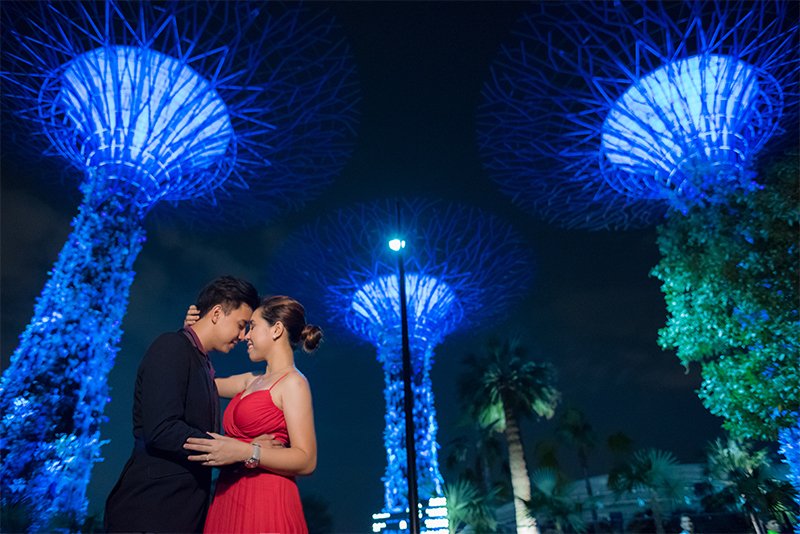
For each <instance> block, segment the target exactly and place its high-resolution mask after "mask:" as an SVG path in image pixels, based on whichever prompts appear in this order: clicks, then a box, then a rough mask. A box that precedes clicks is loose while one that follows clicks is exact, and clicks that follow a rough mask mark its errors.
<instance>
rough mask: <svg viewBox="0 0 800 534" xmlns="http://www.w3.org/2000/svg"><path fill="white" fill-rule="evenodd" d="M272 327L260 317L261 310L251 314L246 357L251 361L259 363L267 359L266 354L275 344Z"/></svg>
mask: <svg viewBox="0 0 800 534" xmlns="http://www.w3.org/2000/svg"><path fill="white" fill-rule="evenodd" d="M274 328H275V327H274V326H272V325H270V324H269V323H268V322H267V321H266V319H264V317H262V315H261V308H258V309H257V310H256V311H254V312H253V315H252V316H251V317H250V330H249V331H248V332H247V335H246V336H245V339H246V340H247V355H248V356H249V357H250V360H251V361H254V362H259V361H264V360H266V359H267V354H269V351H270V350H271V349H272V346H273V345H274V344H275V340H274V339H273V330H274Z"/></svg>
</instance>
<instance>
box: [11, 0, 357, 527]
mask: <svg viewBox="0 0 800 534" xmlns="http://www.w3.org/2000/svg"><path fill="white" fill-rule="evenodd" d="M0 8H1V9H2V25H3V35H2V95H3V108H4V113H6V114H8V115H9V116H11V114H12V113H13V116H14V117H15V118H18V119H20V121H19V122H20V124H22V125H26V126H30V127H31V130H33V134H32V135H31V140H32V141H36V142H39V143H40V145H41V146H43V147H45V148H46V151H47V152H49V153H50V154H53V155H58V156H61V157H63V158H64V159H65V160H66V161H68V162H69V163H70V164H71V166H72V167H74V168H75V169H76V170H77V171H78V172H77V173H76V174H77V175H79V176H80V179H79V180H80V189H81V192H82V193H83V201H82V204H81V206H80V207H79V210H78V215H77V216H76V218H75V219H74V220H73V222H72V226H73V232H72V234H71V235H70V236H69V239H68V242H67V244H66V245H65V246H64V248H63V249H62V251H61V253H60V256H59V258H58V260H57V262H56V264H55V266H54V267H53V269H52V271H51V272H50V278H49V280H48V281H47V283H46V285H45V288H44V290H43V292H42V294H41V296H40V297H39V299H38V301H37V303H36V306H35V310H34V317H33V319H32V320H31V322H30V324H29V325H28V327H27V328H26V329H25V331H24V332H23V334H22V335H21V338H20V344H19V347H18V348H17V350H16V351H15V352H14V354H13V356H12V357H11V362H10V366H9V368H8V369H7V370H6V371H5V373H4V374H3V377H2V379H1V380H0V406H1V407H2V420H0V454H2V466H0V486H1V488H0V489H2V500H3V505H4V507H6V506H12V507H16V508H18V509H20V510H22V511H23V513H24V514H26V515H27V516H28V521H29V522H30V524H31V526H30V528H31V529H32V530H44V529H47V528H50V527H52V526H53V521H56V522H67V523H69V524H70V525H71V526H70V528H77V527H76V526H75V525H79V522H80V520H81V518H82V517H83V515H84V514H85V511H86V499H85V489H86V485H87V483H88V480H89V475H90V472H91V465H92V463H93V462H94V461H97V460H98V458H99V451H100V445H101V444H100V432H99V425H100V422H101V419H102V412H103V408H104V406H105V404H106V400H107V387H106V384H107V374H108V371H109V369H110V368H111V366H112V365H113V360H114V357H115V355H116V351H117V345H118V342H119V339H120V335H121V329H120V325H121V323H122V317H123V315H124V313H125V309H126V307H127V302H128V293H129V288H130V285H131V283H132V280H133V276H134V271H133V262H134V260H135V258H136V256H137V254H138V252H139V251H140V249H141V247H142V244H143V242H144V239H145V236H144V231H143V227H142V222H143V218H144V216H145V215H146V214H147V213H148V212H150V211H152V210H153V209H154V208H155V207H156V206H157V205H158V204H159V202H160V201H167V202H166V203H161V204H167V205H168V207H169V206H171V205H174V204H176V203H178V202H183V203H182V204H181V208H180V209H181V211H186V208H187V207H188V208H191V207H197V208H202V209H203V211H199V209H198V210H197V211H192V210H191V209H189V212H191V213H193V214H196V215H198V216H200V214H202V216H203V217H206V218H210V217H215V216H216V213H217V210H219V209H222V208H223V207H224V206H225V205H226V204H229V203H235V204H237V208H238V209H237V210H236V211H235V214H234V217H236V218H243V217H245V216H246V215H247V214H248V213H250V214H257V215H258V216H259V217H260V218H261V219H262V220H263V218H264V217H266V216H268V215H269V214H270V213H273V212H274V211H275V210H276V209H279V208H282V207H286V206H288V205H290V204H292V203H293V202H298V201H300V200H303V199H305V198H308V197H309V196H310V195H311V194H313V193H314V192H315V191H318V190H319V189H320V188H321V187H322V186H324V185H325V184H327V183H328V182H330V181H331V180H332V178H333V177H334V176H335V175H336V173H337V172H338V171H339V169H340V168H341V165H343V164H344V160H345V158H346V156H347V155H348V154H349V151H350V147H351V144H352V134H353V130H354V125H355V109H354V107H355V104H356V102H357V99H358V91H357V90H356V85H355V79H354V75H355V73H354V68H353V65H352V61H351V59H352V58H351V56H350V52H349V49H348V47H347V46H346V44H345V43H344V42H343V41H342V40H341V39H339V38H338V37H336V27H335V25H334V24H333V23H332V20H331V19H330V17H329V16H328V15H327V14H326V13H325V12H324V11H311V10H309V9H307V8H305V7H303V6H301V5H298V4H288V5H281V4H271V3H270V4H269V5H267V4H263V3H258V4H257V3H251V2H219V3H209V2H158V3H157V2H115V1H111V0H109V1H106V2H2V4H0ZM245 208H248V209H245ZM231 218H233V217H231ZM215 220H216V219H215Z"/></svg>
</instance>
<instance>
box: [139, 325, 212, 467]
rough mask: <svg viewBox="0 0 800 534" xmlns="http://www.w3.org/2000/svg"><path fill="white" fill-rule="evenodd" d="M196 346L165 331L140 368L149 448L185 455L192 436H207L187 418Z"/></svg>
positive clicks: (187, 453) (143, 434)
mask: <svg viewBox="0 0 800 534" xmlns="http://www.w3.org/2000/svg"><path fill="white" fill-rule="evenodd" d="M193 351H194V349H193V348H192V347H191V346H190V345H188V343H187V342H186V340H184V339H182V338H181V336H180V335H175V334H165V335H162V336H161V337H159V338H158V339H156V340H155V342H153V344H152V345H151V346H150V348H149V349H148V350H147V353H146V354H145V356H144V359H143V360H142V365H141V368H140V379H141V407H142V437H143V438H144V441H145V444H146V445H147V446H148V448H154V449H158V450H161V451H164V452H168V453H172V454H177V455H178V456H181V457H183V458H185V457H186V456H189V455H190V454H194V452H193V451H187V450H185V449H184V448H183V444H184V442H185V441H186V439H187V438H189V437H197V438H208V437H210V436H209V435H208V434H206V433H205V432H204V431H202V430H200V429H198V428H194V427H192V426H190V425H189V424H188V423H187V422H186V414H185V406H186V395H187V391H188V385H189V375H190V369H191V358H194V357H195V355H194V353H193Z"/></svg>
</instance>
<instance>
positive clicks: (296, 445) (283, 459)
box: [184, 373, 317, 475]
mask: <svg viewBox="0 0 800 534" xmlns="http://www.w3.org/2000/svg"><path fill="white" fill-rule="evenodd" d="M284 382H286V383H285V384H282V385H283V387H281V388H280V389H281V398H280V402H281V405H282V408H283V413H284V416H285V417H286V426H287V428H288V430H289V440H290V444H291V447H290V448H286V449H280V448H267V449H265V448H263V447H262V450H261V460H260V463H259V466H260V467H261V468H264V469H268V470H270V471H272V472H274V473H278V474H281V475H310V474H311V473H313V472H314V469H316V467H317V438H316V434H315V431H314V412H313V408H312V405H311V389H310V388H309V386H308V381H307V380H306V378H305V377H304V376H303V375H301V374H299V373H292V374H291V375H290V376H287V377H286V380H285V381H284ZM276 404H278V402H277V401H276ZM210 435H211V436H212V437H213V438H214V439H201V438H189V439H188V440H187V441H186V444H185V445H184V448H186V449H188V450H192V451H197V452H198V453H199V454H197V455H195V456H190V457H189V459H190V460H192V461H195V462H202V463H203V465H207V466H220V465H228V464H232V463H237V462H244V461H245V460H247V459H248V458H250V456H251V455H252V453H253V445H250V444H249V443H244V442H241V441H239V440H236V439H233V438H228V437H225V436H220V435H219V434H210Z"/></svg>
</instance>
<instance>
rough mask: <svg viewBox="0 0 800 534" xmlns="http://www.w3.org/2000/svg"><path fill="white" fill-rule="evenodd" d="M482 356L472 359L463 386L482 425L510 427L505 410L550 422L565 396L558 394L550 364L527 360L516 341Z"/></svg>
mask: <svg viewBox="0 0 800 534" xmlns="http://www.w3.org/2000/svg"><path fill="white" fill-rule="evenodd" d="M487 349H488V350H487V351H486V352H485V353H484V354H483V355H482V356H475V355H469V356H468V357H467V358H466V359H465V361H464V365H465V367H466V370H465V372H464V374H463V375H462V379H461V380H460V382H459V391H460V393H461V398H462V399H468V401H467V410H468V412H469V413H470V414H471V416H472V417H474V418H475V419H476V420H478V421H482V422H484V423H488V422H490V421H496V425H495V427H494V428H495V429H496V430H497V431H503V430H504V429H505V427H506V423H507V421H506V420H505V411H504V408H508V409H510V410H511V411H512V413H514V414H516V415H520V416H527V415H532V414H535V415H537V416H539V417H544V418H546V419H550V418H551V417H553V415H554V414H555V409H556V406H557V405H558V402H559V401H560V399H561V394H560V393H559V392H558V390H556V388H555V386H554V383H555V369H554V368H553V366H552V365H551V364H549V363H539V362H534V361H532V360H529V359H527V354H526V351H525V349H524V347H522V345H520V343H519V342H518V341H516V340H505V341H502V342H499V341H495V340H493V341H490V342H489V344H488V347H487Z"/></svg>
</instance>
